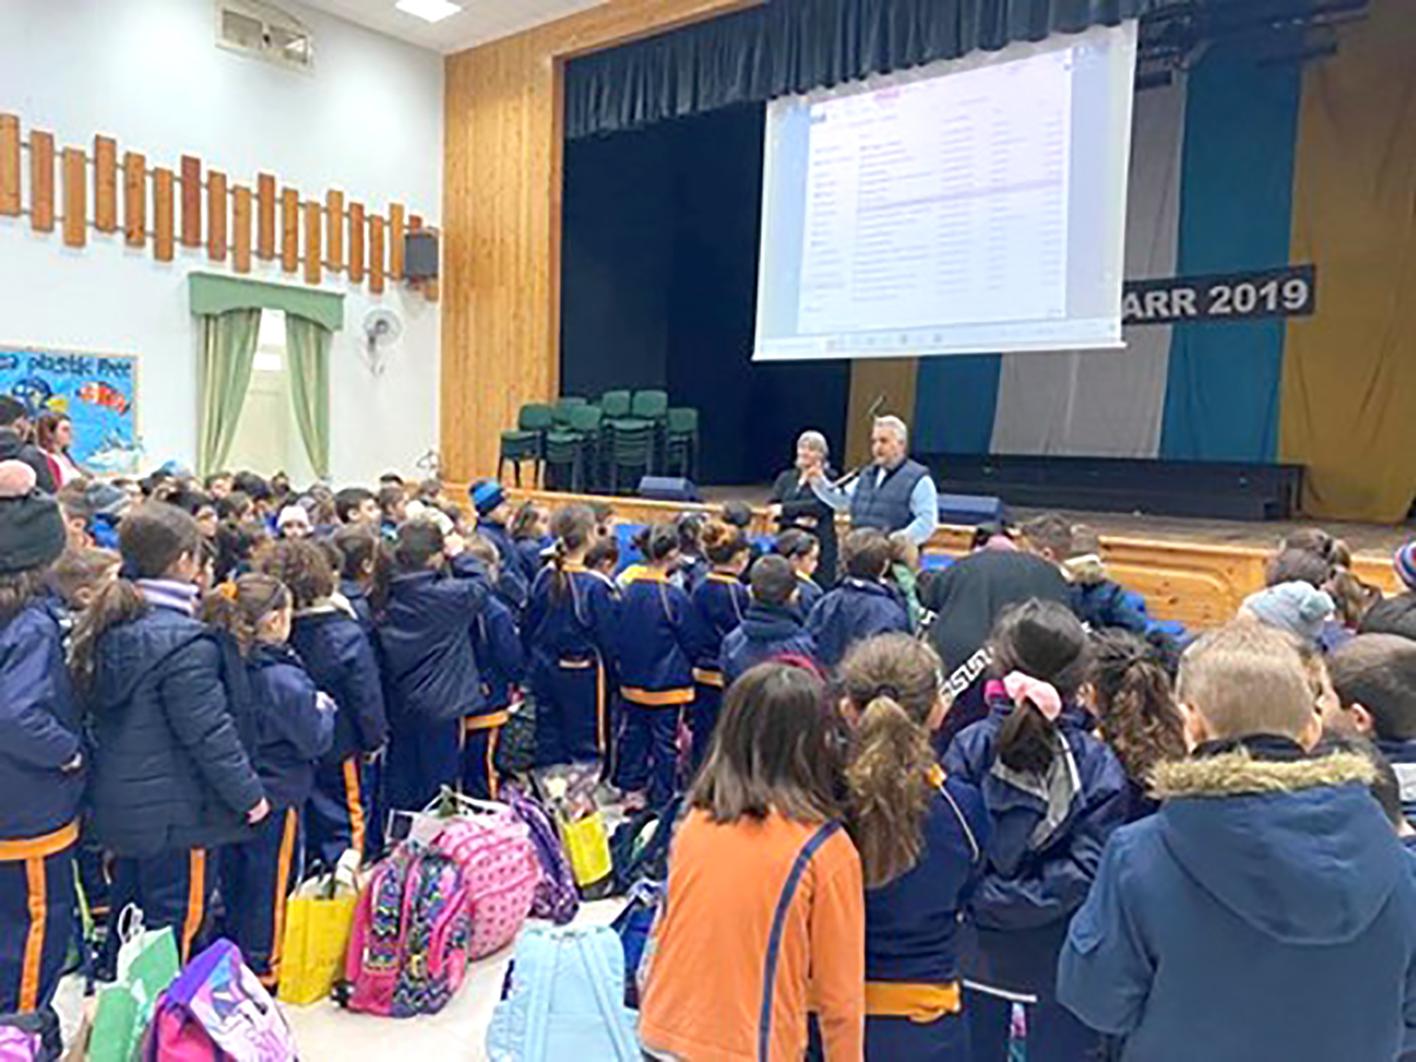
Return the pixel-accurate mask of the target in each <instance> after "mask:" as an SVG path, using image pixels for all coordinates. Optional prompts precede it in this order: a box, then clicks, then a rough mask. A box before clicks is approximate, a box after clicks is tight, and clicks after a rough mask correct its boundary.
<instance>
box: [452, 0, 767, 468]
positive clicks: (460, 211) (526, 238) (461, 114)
mask: <svg viewBox="0 0 1416 1062" xmlns="http://www.w3.org/2000/svg"><path fill="white" fill-rule="evenodd" d="M758 2H760V0H609V2H608V3H605V4H602V5H599V6H597V7H592V8H590V9H588V10H586V11H582V12H579V13H577V14H574V15H571V16H569V17H567V18H563V19H560V20H558V21H555V22H551V23H548V24H546V25H543V26H539V27H537V28H535V29H532V30H528V31H526V32H524V33H520V34H516V35H514V36H511V37H506V38H503V39H501V40H497V41H493V42H491V43H489V44H485V45H482V46H480V47H477V48H473V49H471V50H469V51H465V52H461V53H459V54H457V55H453V56H450V57H449V58H448V60H447V65H446V75H447V76H446V95H445V98H446V107H445V110H444V113H445V119H444V120H445V123H446V124H445V130H444V140H443V142H444V154H445V158H446V164H445V166H444V182H443V217H442V231H443V245H444V253H443V266H442V271H443V277H442V282H443V283H444V284H445V285H446V286H447V289H448V298H447V307H446V310H445V311H444V312H443V317H442V320H443V332H442V336H443V338H442V350H443V357H442V386H441V388H440V395H441V420H440V432H441V438H442V442H441V446H440V448H439V449H440V453H441V455H442V458H443V465H444V468H445V470H446V472H447V473H448V475H449V478H459V477H467V478H471V477H473V476H474V475H485V474H491V473H492V472H494V471H495V469H496V461H497V448H498V439H499V435H500V432H501V430H502V429H503V428H506V427H508V426H509V425H511V424H512V423H514V421H515V418H516V411H517V409H518V408H519V407H520V406H521V404H522V403H524V402H528V401H537V400H544V399H548V398H551V397H553V396H554V395H555V394H556V393H557V390H558V388H559V373H560V364H559V363H560V353H559V331H560V297H559V285H560V229H561V183H562V180H561V163H562V149H561V139H562V136H561V130H562V126H561V114H562V98H563V93H562V80H561V78H562V65H563V63H564V61H565V60H566V59H567V58H570V57H572V56H574V55H579V54H584V53H585V52H591V51H595V50H596V49H599V48H604V47H607V46H610V45H613V44H619V43H622V42H624V41H627V40H631V39H634V38H636V37H642V36H648V35H651V34H654V33H659V32H662V31H664V30H667V29H672V28H675V27H677V26H680V25H684V24H687V23H689V22H693V21H697V20H701V19H706V18H711V17H713V16H715V15H721V14H726V13H728V12H731V11H736V10H742V9H745V8H748V7H753V6H756V4H757V3H758Z"/></svg>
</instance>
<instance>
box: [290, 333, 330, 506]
mask: <svg viewBox="0 0 1416 1062" xmlns="http://www.w3.org/2000/svg"><path fill="white" fill-rule="evenodd" d="M332 338H333V336H332V334H331V333H330V330H329V329H328V328H326V327H325V326H324V325H322V324H318V323H316V322H314V321H311V320H307V319H306V318H304V317H297V316H295V315H294V314H293V313H288V312H287V313H286V315H285V353H286V356H287V357H288V358H289V359H290V400H291V402H292V403H293V404H294V406H295V423H296V424H298V425H299V426H300V438H301V439H303V440H304V442H305V453H307V454H308V455H309V457H310V467H311V468H313V469H314V470H315V475H317V476H319V478H320V479H328V478H329V344H330V340H331V339H332Z"/></svg>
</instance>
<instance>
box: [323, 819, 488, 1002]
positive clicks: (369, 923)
mask: <svg viewBox="0 0 1416 1062" xmlns="http://www.w3.org/2000/svg"><path fill="white" fill-rule="evenodd" d="M471 939H472V908H471V895H470V893H469V892H468V889H467V883H466V881H465V880H464V878H463V873H462V868H461V867H460V866H458V864H457V863H456V862H454V861H453V860H452V859H451V858H450V857H448V856H446V855H444V854H442V853H441V852H428V851H424V850H422V849H420V848H418V847H416V846H414V845H410V844H404V845H400V846H399V847H398V848H397V849H395V851H394V853H393V855H391V856H389V857H388V859H386V860H384V861H383V862H382V863H380V864H379V865H378V867H376V868H375V869H374V876H373V878H372V879H371V880H370V882H369V884H368V885H367V886H366V887H365V889H364V891H363V892H362V893H361V894H360V895H359V903H358V905H357V906H356V907H355V909H354V928H353V930H352V932H351V934H350V937H349V951H348V953H347V954H346V956H345V961H344V976H345V980H344V981H343V982H342V983H341V984H339V985H337V986H336V989H335V998H336V999H337V1000H338V1001H339V1002H340V1003H341V1004H343V1005H344V1006H346V1007H348V1008H349V1009H350V1010H358V1011H364V1012H366V1013H369V1014H382V1015H385V1016H388V1017H394V1018H407V1017H412V1016H413V1015H415V1014H436V1013H437V1012H438V1011H440V1010H442V1008H443V1007H444V1006H446V1004H447V1001H448V1000H449V999H451V998H452V997H453V995H455V994H456V992H457V990H458V989H459V988H460V987H461V986H462V981H463V979H464V978H465V977H466V976H467V963H468V961H469V960H470V958H471V956H470V954H469V952H468V944H469V942H470V941H471Z"/></svg>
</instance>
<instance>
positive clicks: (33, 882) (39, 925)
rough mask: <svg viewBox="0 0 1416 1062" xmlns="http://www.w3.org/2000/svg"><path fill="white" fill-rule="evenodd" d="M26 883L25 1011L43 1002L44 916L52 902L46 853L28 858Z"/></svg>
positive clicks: (22, 987)
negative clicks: (41, 994) (45, 869)
mask: <svg viewBox="0 0 1416 1062" xmlns="http://www.w3.org/2000/svg"><path fill="white" fill-rule="evenodd" d="M25 885H26V888H27V893H28V895H27V896H26V898H25V902H26V906H27V907H28V908H29V932H28V933H26V934H25V956H24V961H23V962H22V963H21V965H20V1013H21V1014H28V1013H30V1012H31V1011H33V1010H35V1009H36V1008H37V1007H38V1006H39V966H40V960H41V959H42V958H43V957H44V916H45V908H46V907H47V906H48V896H47V895H46V893H47V886H46V882H45V880H44V858H43V857H42V856H41V857H37V858H31V859H26V860H25Z"/></svg>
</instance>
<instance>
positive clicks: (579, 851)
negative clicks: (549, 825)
mask: <svg viewBox="0 0 1416 1062" xmlns="http://www.w3.org/2000/svg"><path fill="white" fill-rule="evenodd" d="M559 825H560V833H561V842H562V843H563V844H564V845H565V854H566V855H567V857H569V859H570V869H571V873H572V874H574V875H575V883H576V884H577V885H579V886H580V887H581V888H582V889H585V888H589V887H590V886H592V885H594V884H596V883H597V882H601V881H604V880H605V879H606V878H608V877H609V876H610V871H611V870H612V869H614V864H613V863H612V862H611V860H610V838H609V834H608V833H607V832H606V830H605V818H604V816H603V815H601V814H600V813H599V812H598V811H592V812H591V813H590V814H589V815H583V816H581V817H580V818H577V819H570V818H566V817H560V820H559Z"/></svg>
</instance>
